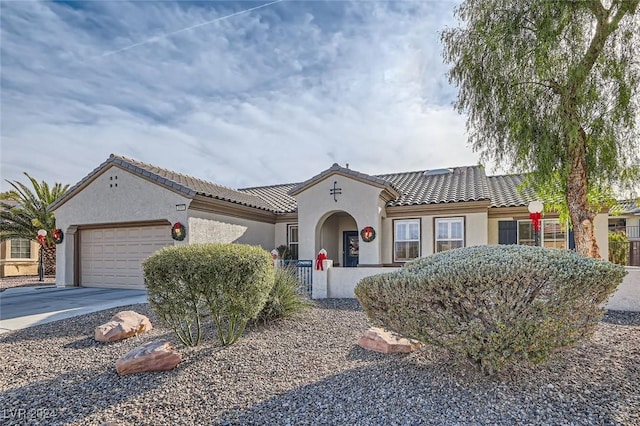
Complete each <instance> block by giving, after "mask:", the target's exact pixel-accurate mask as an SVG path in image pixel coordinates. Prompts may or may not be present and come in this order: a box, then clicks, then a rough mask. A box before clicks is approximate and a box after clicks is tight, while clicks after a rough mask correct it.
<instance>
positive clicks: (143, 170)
mask: <svg viewBox="0 0 640 426" xmlns="http://www.w3.org/2000/svg"><path fill="white" fill-rule="evenodd" d="M110 166H117V167H120V168H121V169H123V170H126V171H128V172H130V173H132V174H134V175H137V176H140V177H142V178H144V179H147V180H149V181H151V182H153V183H155V184H157V185H160V186H162V187H165V188H167V189H169V190H171V191H175V192H178V193H181V194H182V195H184V196H185V197H188V198H194V197H195V196H196V195H202V196H205V197H210V198H214V199H218V200H223V201H229V202H231V203H235V204H241V205H244V206H249V207H254V208H257V209H261V210H268V211H271V210H272V207H271V206H270V205H269V204H268V203H267V202H266V201H264V200H263V199H261V198H259V197H257V196H255V195H251V194H248V193H243V192H240V191H236V190H235V189H232V188H228V187H226V186H222V185H218V184H215V183H212V182H208V181H206V180H202V179H198V178H194V177H192V176H187V175H183V174H180V173H176V172H173V171H171V170H167V169H163V168H161V167H157V166H154V165H151V164H147V163H143V162H141V161H137V160H133V159H131V158H126V157H122V156H119V155H114V154H111V156H110V157H109V158H108V159H107V160H106V161H105V162H104V163H102V164H101V165H99V166H98V167H97V168H95V169H94V170H93V171H92V172H91V173H89V174H88V175H87V176H85V177H84V178H83V179H82V180H81V181H80V182H78V183H77V184H75V185H74V186H73V187H72V188H70V189H69V191H68V192H67V193H66V194H65V195H64V196H62V197H61V198H60V199H58V200H56V201H55V202H54V203H53V204H51V206H50V207H49V208H50V209H51V210H55V209H57V208H58V207H60V206H61V205H62V204H64V203H65V202H67V201H68V200H69V199H71V198H72V197H73V196H74V195H75V194H77V193H78V192H79V191H80V190H82V189H83V188H84V187H86V186H87V185H88V184H89V183H91V182H92V181H93V180H94V179H95V178H96V177H97V176H98V175H100V174H101V173H102V172H103V171H105V170H106V169H107V168H109V167H110Z"/></svg>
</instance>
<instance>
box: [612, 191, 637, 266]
mask: <svg viewBox="0 0 640 426" xmlns="http://www.w3.org/2000/svg"><path fill="white" fill-rule="evenodd" d="M611 211H612V212H613V213H612V214H610V216H609V231H613V232H618V233H621V234H623V235H624V236H626V237H627V239H628V240H629V242H628V243H621V242H615V243H614V242H610V244H625V245H627V246H628V249H627V250H626V252H627V253H628V261H627V264H628V265H630V266H640V205H639V204H638V200H635V199H630V200H621V201H619V202H618V204H617V205H615V206H614V207H613V208H612V209H611Z"/></svg>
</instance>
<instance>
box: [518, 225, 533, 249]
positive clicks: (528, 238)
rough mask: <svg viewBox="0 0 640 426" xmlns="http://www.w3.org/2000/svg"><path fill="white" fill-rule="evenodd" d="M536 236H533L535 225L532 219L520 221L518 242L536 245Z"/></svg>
mask: <svg viewBox="0 0 640 426" xmlns="http://www.w3.org/2000/svg"><path fill="white" fill-rule="evenodd" d="M535 243H536V242H535V238H534V236H533V225H531V221H524V220H523V221H520V222H518V244H521V245H523V246H534V245H535Z"/></svg>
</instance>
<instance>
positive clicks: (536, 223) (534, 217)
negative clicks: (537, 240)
mask: <svg viewBox="0 0 640 426" xmlns="http://www.w3.org/2000/svg"><path fill="white" fill-rule="evenodd" d="M541 218H542V214H540V212H536V213H529V219H531V223H532V224H533V230H534V231H539V230H540V219H541Z"/></svg>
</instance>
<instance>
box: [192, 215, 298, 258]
mask: <svg viewBox="0 0 640 426" xmlns="http://www.w3.org/2000/svg"><path fill="white" fill-rule="evenodd" d="M275 227H276V225H275V224H272V223H265V222H258V221H254V220H249V219H243V218H237V217H233V216H228V215H223V214H218V213H209V212H203V211H194V210H190V211H189V224H188V228H187V229H188V234H187V235H188V241H189V243H190V244H192V243H238V244H250V245H257V246H261V247H262V248H264V249H266V250H271V249H272V248H273V247H275V245H274V244H275V239H274V238H275ZM285 232H286V231H285Z"/></svg>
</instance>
